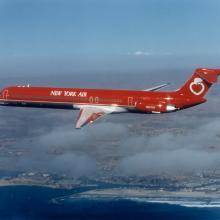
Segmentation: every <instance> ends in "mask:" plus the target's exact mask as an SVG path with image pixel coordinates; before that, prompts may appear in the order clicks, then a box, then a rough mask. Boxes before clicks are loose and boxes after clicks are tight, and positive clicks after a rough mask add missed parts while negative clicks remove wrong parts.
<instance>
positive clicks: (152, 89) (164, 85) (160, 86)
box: [143, 83, 169, 91]
mask: <svg viewBox="0 0 220 220" xmlns="http://www.w3.org/2000/svg"><path fill="white" fill-rule="evenodd" d="M168 85H169V83H165V84H161V85H159V86H155V87H152V88H149V89H144V90H143V91H157V90H160V89H162V88H164V87H166V86H168Z"/></svg>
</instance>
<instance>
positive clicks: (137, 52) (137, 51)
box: [127, 50, 172, 56]
mask: <svg viewBox="0 0 220 220" xmlns="http://www.w3.org/2000/svg"><path fill="white" fill-rule="evenodd" d="M127 54H128V55H132V56H171V55H172V53H170V52H161V53H151V52H148V51H144V50H136V51H134V52H129V53H127Z"/></svg>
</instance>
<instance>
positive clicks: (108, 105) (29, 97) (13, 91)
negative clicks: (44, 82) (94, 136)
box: [0, 68, 220, 128]
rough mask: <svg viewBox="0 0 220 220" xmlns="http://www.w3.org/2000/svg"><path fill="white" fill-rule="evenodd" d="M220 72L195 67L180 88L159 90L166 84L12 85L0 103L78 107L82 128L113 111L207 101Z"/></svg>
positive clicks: (159, 110)
mask: <svg viewBox="0 0 220 220" xmlns="http://www.w3.org/2000/svg"><path fill="white" fill-rule="evenodd" d="M219 75H220V69H202V68H199V69H196V71H195V73H194V74H193V75H192V77H191V78H190V79H189V80H188V81H187V82H186V83H185V84H184V85H183V86H182V87H181V88H180V89H178V90H176V91H172V92H162V91H156V90H159V89H161V88H163V87H164V86H166V85H167V84H163V85H159V86H156V87H153V88H150V89H146V90H143V91H137V90H110V89H109V90H107V89H84V88H51V87H30V86H29V85H27V86H10V87H7V88H4V89H3V90H2V91H1V93H0V104H1V105H6V106H21V107H40V108H43V107H46V108H61V109H67V108H71V109H79V110H80V112H79V117H78V120H77V122H76V128H81V127H82V126H84V125H86V124H88V123H92V122H94V121H96V120H97V119H99V118H101V117H103V116H104V115H106V114H110V113H122V112H136V113H137V112H138V113H166V112H174V111H177V110H181V109H185V108H189V107H192V106H195V105H198V104H201V103H204V102H206V99H205V98H204V96H205V94H206V93H207V91H208V89H209V88H210V87H211V85H212V84H213V83H216V82H217V77H218V76H219Z"/></svg>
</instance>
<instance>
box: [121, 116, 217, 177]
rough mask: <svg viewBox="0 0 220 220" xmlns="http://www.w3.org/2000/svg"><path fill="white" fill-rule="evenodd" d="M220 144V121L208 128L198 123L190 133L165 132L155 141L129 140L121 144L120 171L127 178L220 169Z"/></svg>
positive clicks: (144, 139)
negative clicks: (130, 176) (127, 176)
mask: <svg viewBox="0 0 220 220" xmlns="http://www.w3.org/2000/svg"><path fill="white" fill-rule="evenodd" d="M189 120H190V119H188V121H189ZM197 120H198V119H197ZM219 141H220V118H216V119H213V120H211V121H209V123H207V124H205V125H204V124H202V125H199V124H197V126H196V127H195V128H194V129H189V131H188V133H186V134H179V135H175V134H173V133H171V132H165V133H162V134H160V135H158V136H153V137H151V138H147V137H144V136H137V137H135V138H129V139H128V140H126V141H125V142H124V143H122V145H121V150H122V160H121V161H120V162H119V166H118V167H117V169H119V172H120V173H121V174H122V173H123V174H124V175H143V176H144V175H149V174H157V175H159V174H161V173H167V174H170V175H176V174H180V173H184V174H187V173H192V172H200V171H201V172H202V171H205V170H209V169H216V168H220V161H219V157H220V146H219V144H218V143H219ZM125 148H127V151H125ZM132 148H133V149H132ZM130 149H132V150H130Z"/></svg>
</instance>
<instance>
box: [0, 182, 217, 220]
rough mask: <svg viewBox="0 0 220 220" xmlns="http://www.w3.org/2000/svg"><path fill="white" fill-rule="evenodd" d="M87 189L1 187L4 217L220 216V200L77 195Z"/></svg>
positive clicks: (0, 205) (92, 219)
mask: <svg viewBox="0 0 220 220" xmlns="http://www.w3.org/2000/svg"><path fill="white" fill-rule="evenodd" d="M85 190H87V188H86V187H85V188H78V189H74V190H65V189H51V188H47V187H33V186H7V187H0V219H1V220H2V219H3V220H6V219H7V220H9V219H14V220H15V219H16V220H17V219H19V220H21V219H45V220H46V219H64V220H65V219H90V220H96V219H106V220H108V219H109V220H110V219H114V220H115V219H128V220H130V219H132V220H133V219H138V220H141V219H163V220H164V219H169V220H172V219H178V220H181V219H184V220H186V219H193V220H195V219H200V220H203V219H216V220H217V219H220V208H218V204H215V203H207V201H199V200H198V201H197V200H194V201H182V200H179V201H174V200H172V199H171V200H169V198H167V199H166V200H164V199H159V198H157V199H149V198H148V199H144V198H120V197H119V198H117V197H114V198H104V199H103V198H98V197H95V198H94V197H93V198H90V197H87V198H86V197H83V198H81V197H77V196H76V197H74V195H75V194H76V195H77V193H79V192H82V191H85ZM190 204H191V205H190Z"/></svg>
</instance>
